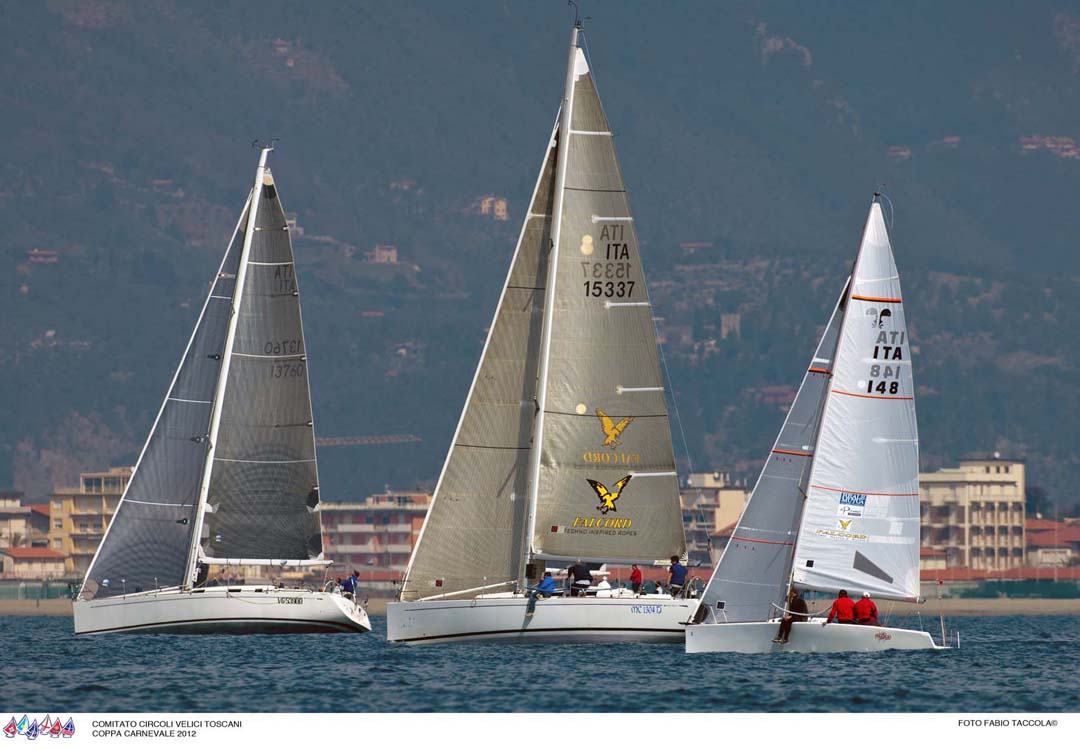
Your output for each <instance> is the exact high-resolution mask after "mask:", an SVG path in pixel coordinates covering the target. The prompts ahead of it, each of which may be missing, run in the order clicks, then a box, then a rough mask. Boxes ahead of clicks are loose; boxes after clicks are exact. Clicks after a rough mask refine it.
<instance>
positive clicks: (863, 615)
mask: <svg viewBox="0 0 1080 750" xmlns="http://www.w3.org/2000/svg"><path fill="white" fill-rule="evenodd" d="M855 621H856V622H857V623H859V624H860V625H877V626H879V627H880V626H881V623H880V622H878V619H877V605H876V604H874V600H873V599H871V598H870V594H868V593H867V592H865V591H864V592H862V599H860V600H859V601H858V602H856V603H855Z"/></svg>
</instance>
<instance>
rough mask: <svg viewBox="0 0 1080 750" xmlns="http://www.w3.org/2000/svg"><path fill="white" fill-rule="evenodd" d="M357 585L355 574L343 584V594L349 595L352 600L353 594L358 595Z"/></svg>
mask: <svg viewBox="0 0 1080 750" xmlns="http://www.w3.org/2000/svg"><path fill="white" fill-rule="evenodd" d="M356 583H357V578H356V574H355V573H354V574H353V575H351V576H349V577H348V578H346V579H345V580H344V581H342V582H341V591H342V593H343V594H346V595H348V597H349V598H352V596H353V594H355V593H356Z"/></svg>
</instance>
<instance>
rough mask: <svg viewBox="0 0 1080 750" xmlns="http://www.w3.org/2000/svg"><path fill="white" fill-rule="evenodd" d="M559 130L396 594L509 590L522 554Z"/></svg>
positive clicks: (547, 154) (553, 136) (411, 596)
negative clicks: (422, 523)
mask: <svg viewBox="0 0 1080 750" xmlns="http://www.w3.org/2000/svg"><path fill="white" fill-rule="evenodd" d="M557 131H558V127H557V126H556V128H555V130H553V131H552V134H551V138H550V139H549V141H548V146H547V149H546V151H545V154H544V161H543V164H542V165H541V167H540V175H539V177H538V178H537V181H536V187H535V188H534V190H533V196H532V200H531V201H530V202H529V210H528V213H527V214H526V215H525V221H524V223H523V225H522V228H521V236H520V238H519V239H518V244H517V248H516V249H515V250H514V256H513V259H512V260H511V262H510V271H509V273H508V275H507V277H506V281H505V283H504V284H503V291H502V296H501V297H500V299H499V304H498V306H497V308H496V312H495V319H494V321H493V322H492V324H491V328H490V330H489V331H488V338H487V341H486V343H485V344H484V351H483V353H482V354H481V356H480V363H479V365H478V366H477V369H476V375H475V377H474V379H473V384H472V387H471V388H470V390H469V395H468V397H467V398H466V401H465V408H464V410H463V411H462V414H461V421H460V423H459V424H458V428H457V432H456V434H455V435H454V440H453V443H452V444H451V446H450V452H449V454H448V455H447V458H446V463H445V465H444V466H443V470H442V474H441V475H440V477H439V481H438V484H437V485H436V487H435V494H434V497H433V498H432V504H431V509H430V510H429V511H428V515H427V518H426V519H425V521H424V528H423V529H422V531H421V533H420V538H419V540H418V541H417V544H416V548H415V549H414V550H413V556H412V560H411V561H410V563H409V569H408V571H407V572H406V574H405V581H404V583H403V585H402V591H401V598H402V599H404V600H407V601H408V600H413V599H422V598H425V597H429V596H454V595H455V594H458V595H462V596H471V595H473V594H475V593H477V592H478V591H480V592H494V591H499V590H511V589H513V588H514V586H515V585H516V584H517V577H518V569H519V566H520V563H521V559H522V555H523V551H522V548H523V544H524V533H523V532H522V528H523V526H524V522H525V506H526V496H527V484H528V464H529V448H530V445H531V441H532V434H533V424H534V418H535V413H536V371H537V358H538V356H539V341H540V326H541V316H542V313H543V305H544V287H545V283H546V276H547V259H548V252H547V250H548V248H549V247H550V244H551V210H552V196H553V190H554V180H555V161H556V155H557V153H558V142H559V138H558V132H557Z"/></svg>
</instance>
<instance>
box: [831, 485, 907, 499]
mask: <svg viewBox="0 0 1080 750" xmlns="http://www.w3.org/2000/svg"><path fill="white" fill-rule="evenodd" d="M810 486H811V487H813V488H814V489H817V490H828V491H829V492H850V493H851V494H852V495H878V496H881V497H918V496H919V493H918V492H863V491H861V490H842V489H840V488H839V487H826V486H825V485H823V484H812V485H810Z"/></svg>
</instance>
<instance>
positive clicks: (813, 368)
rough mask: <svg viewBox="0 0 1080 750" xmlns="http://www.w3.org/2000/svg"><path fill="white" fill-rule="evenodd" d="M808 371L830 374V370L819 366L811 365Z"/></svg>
mask: <svg viewBox="0 0 1080 750" xmlns="http://www.w3.org/2000/svg"><path fill="white" fill-rule="evenodd" d="M809 372H820V373H822V374H824V375H832V370H826V369H823V368H821V367H811V368H810V370H809Z"/></svg>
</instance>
